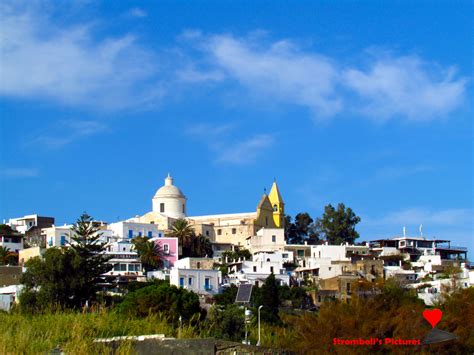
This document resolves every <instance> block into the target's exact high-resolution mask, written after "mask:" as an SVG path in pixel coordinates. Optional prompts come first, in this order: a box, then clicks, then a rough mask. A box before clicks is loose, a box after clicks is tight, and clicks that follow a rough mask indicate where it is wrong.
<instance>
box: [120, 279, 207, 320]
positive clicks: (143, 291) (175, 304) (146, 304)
mask: <svg viewBox="0 0 474 355" xmlns="http://www.w3.org/2000/svg"><path fill="white" fill-rule="evenodd" d="M117 311H118V312H119V313H122V314H126V315H129V316H137V317H146V316H148V315H149V314H154V313H162V314H164V315H166V316H167V317H168V318H169V319H170V320H172V321H174V322H176V321H177V320H178V319H179V316H182V317H183V319H184V320H189V319H191V317H192V316H193V315H194V314H196V313H198V314H200V313H201V308H200V307H199V297H198V295H197V294H195V293H194V292H189V291H186V290H184V289H182V288H177V287H176V286H170V285H167V284H165V283H162V284H160V285H153V286H147V287H143V288H140V289H138V290H136V291H133V292H130V293H129V294H128V295H127V296H125V299H124V300H123V302H122V303H121V304H119V305H118V306H117Z"/></svg>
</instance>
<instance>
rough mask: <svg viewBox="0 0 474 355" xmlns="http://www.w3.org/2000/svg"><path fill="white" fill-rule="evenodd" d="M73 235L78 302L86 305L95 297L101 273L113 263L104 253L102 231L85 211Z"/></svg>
mask: <svg viewBox="0 0 474 355" xmlns="http://www.w3.org/2000/svg"><path fill="white" fill-rule="evenodd" d="M72 231H73V232H74V233H73V236H72V237H71V240H72V242H71V243H70V247H71V250H72V251H74V252H75V258H74V263H75V266H76V267H75V272H76V275H75V276H76V282H75V283H74V285H73V288H74V290H75V298H76V302H78V303H79V304H81V305H84V304H85V303H86V302H87V301H92V300H94V299H95V295H96V293H97V291H98V289H99V287H98V283H100V282H101V281H102V278H101V275H102V274H104V273H106V272H108V271H110V270H111V269H112V267H113V266H112V265H110V264H108V263H107V261H108V260H110V257H108V256H106V255H104V251H105V243H101V242H100V236H101V233H100V232H99V228H97V227H96V226H94V223H93V220H92V217H91V216H89V215H88V214H87V213H85V212H84V213H83V214H82V215H81V216H80V217H79V219H78V220H77V222H76V224H75V225H74V226H73V227H72Z"/></svg>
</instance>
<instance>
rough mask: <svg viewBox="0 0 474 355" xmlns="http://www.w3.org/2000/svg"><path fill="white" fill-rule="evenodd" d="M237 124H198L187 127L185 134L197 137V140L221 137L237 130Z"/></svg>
mask: <svg viewBox="0 0 474 355" xmlns="http://www.w3.org/2000/svg"><path fill="white" fill-rule="evenodd" d="M235 126H236V124H235V123H227V124H221V125H219V124H210V123H196V124H192V125H190V126H188V127H186V129H185V132H186V134H188V135H190V136H193V137H197V138H205V137H211V136H212V137H213V138H216V137H219V136H221V135H224V134H226V133H229V132H230V131H232V129H233V128H235Z"/></svg>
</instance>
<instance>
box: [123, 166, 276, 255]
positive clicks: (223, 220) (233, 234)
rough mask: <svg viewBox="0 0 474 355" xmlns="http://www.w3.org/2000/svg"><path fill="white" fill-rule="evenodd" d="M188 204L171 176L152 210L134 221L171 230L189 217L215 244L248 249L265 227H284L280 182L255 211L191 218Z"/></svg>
mask: <svg viewBox="0 0 474 355" xmlns="http://www.w3.org/2000/svg"><path fill="white" fill-rule="evenodd" d="M186 203H187V198H186V196H185V195H184V194H183V192H182V191H181V190H180V189H179V188H178V187H177V186H175V185H174V180H173V178H172V177H171V176H170V175H169V174H168V176H167V177H166V179H165V184H164V185H163V186H162V187H160V188H159V189H158V190H157V191H156V193H155V195H154V196H153V199H152V211H150V212H148V213H146V214H145V215H143V216H141V217H136V218H132V219H131V220H133V221H135V222H141V223H153V224H156V225H157V227H158V229H162V230H170V229H171V228H172V226H173V224H174V222H175V221H176V220H177V219H179V218H186V219H187V220H188V221H189V224H190V225H191V226H192V227H193V229H194V230H195V232H196V234H202V235H203V236H205V237H207V238H209V240H210V241H211V242H212V243H213V244H216V245H219V244H222V245H229V244H231V245H235V246H245V245H246V240H247V239H248V238H250V237H252V236H254V235H256V233H257V231H258V230H260V229H261V228H284V223H285V203H284V202H283V198H282V196H281V193H280V191H279V189H278V185H277V183H276V181H274V182H273V185H272V188H271V190H270V193H269V194H266V193H264V194H263V196H262V197H261V199H260V201H259V203H258V204H257V207H256V211H255V212H245V213H232V214H215V215H208V216H188V215H187V212H186V211H187V206H186Z"/></svg>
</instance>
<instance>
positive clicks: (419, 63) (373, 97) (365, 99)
mask: <svg viewBox="0 0 474 355" xmlns="http://www.w3.org/2000/svg"><path fill="white" fill-rule="evenodd" d="M454 74H455V70H454V69H453V68H448V69H443V68H439V67H437V66H433V65H431V66H430V65H429V64H428V63H426V62H424V61H423V60H422V59H421V58H418V57H413V56H412V57H398V58H397V57H385V58H376V59H375V61H373V62H372V63H371V64H370V68H369V69H368V70H365V71H364V70H361V69H355V68H351V69H348V70H346V71H345V72H344V84H345V85H347V86H348V87H349V88H350V89H352V90H354V91H355V92H356V93H357V95H358V96H359V97H360V98H361V103H360V105H361V106H360V107H359V110H360V111H362V112H363V113H365V114H368V115H370V116H372V117H374V118H377V119H387V118H391V117H397V116H401V117H406V118H408V119H410V120H431V119H433V118H437V117H439V116H443V115H445V114H447V113H449V112H451V111H453V110H454V109H456V108H457V107H459V105H460V104H461V102H462V100H463V98H464V92H465V86H466V80H465V79H463V78H461V79H455V75H454Z"/></svg>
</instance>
